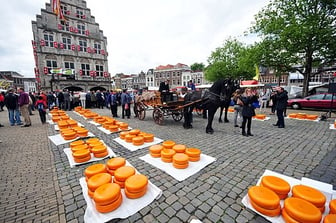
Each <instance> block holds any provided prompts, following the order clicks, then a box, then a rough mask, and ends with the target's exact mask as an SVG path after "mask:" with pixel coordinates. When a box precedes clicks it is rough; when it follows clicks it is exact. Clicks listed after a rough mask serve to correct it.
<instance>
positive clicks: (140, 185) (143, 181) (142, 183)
mask: <svg viewBox="0 0 336 223" xmlns="http://www.w3.org/2000/svg"><path fill="white" fill-rule="evenodd" d="M147 184H148V178H147V177H146V176H145V175H142V174H135V175H133V176H130V177H129V178H127V179H126V181H125V189H127V191H128V192H130V193H138V192H141V191H143V190H144V189H145V188H146V187H147Z"/></svg>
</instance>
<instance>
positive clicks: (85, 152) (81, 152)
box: [72, 149, 90, 159]
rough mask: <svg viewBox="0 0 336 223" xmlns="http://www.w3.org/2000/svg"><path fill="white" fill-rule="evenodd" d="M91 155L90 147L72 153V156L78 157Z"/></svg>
mask: <svg viewBox="0 0 336 223" xmlns="http://www.w3.org/2000/svg"><path fill="white" fill-rule="evenodd" d="M89 155H90V150H88V149H83V150H78V151H76V152H74V153H72V156H73V157H74V158H76V159H80V158H84V157H87V156H89Z"/></svg>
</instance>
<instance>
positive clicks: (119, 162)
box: [106, 157, 126, 170]
mask: <svg viewBox="0 0 336 223" xmlns="http://www.w3.org/2000/svg"><path fill="white" fill-rule="evenodd" d="M125 164H126V159H125V158H123V157H114V158H111V159H109V160H108V161H107V162H106V165H107V167H108V168H109V169H110V170H116V169H118V168H119V167H122V166H125Z"/></svg>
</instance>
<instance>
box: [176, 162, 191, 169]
mask: <svg viewBox="0 0 336 223" xmlns="http://www.w3.org/2000/svg"><path fill="white" fill-rule="evenodd" d="M173 166H174V167H175V168H176V169H186V168H188V166H189V163H185V164H177V163H174V162H173Z"/></svg>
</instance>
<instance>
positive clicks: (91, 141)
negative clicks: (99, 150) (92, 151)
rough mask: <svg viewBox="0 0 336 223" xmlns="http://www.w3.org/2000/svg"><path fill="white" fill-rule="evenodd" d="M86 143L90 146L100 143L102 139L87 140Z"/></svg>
mask: <svg viewBox="0 0 336 223" xmlns="http://www.w3.org/2000/svg"><path fill="white" fill-rule="evenodd" d="M85 142H86V143H87V144H89V145H90V144H91V143H94V142H100V139H98V138H90V139H87V140H86V141H85Z"/></svg>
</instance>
